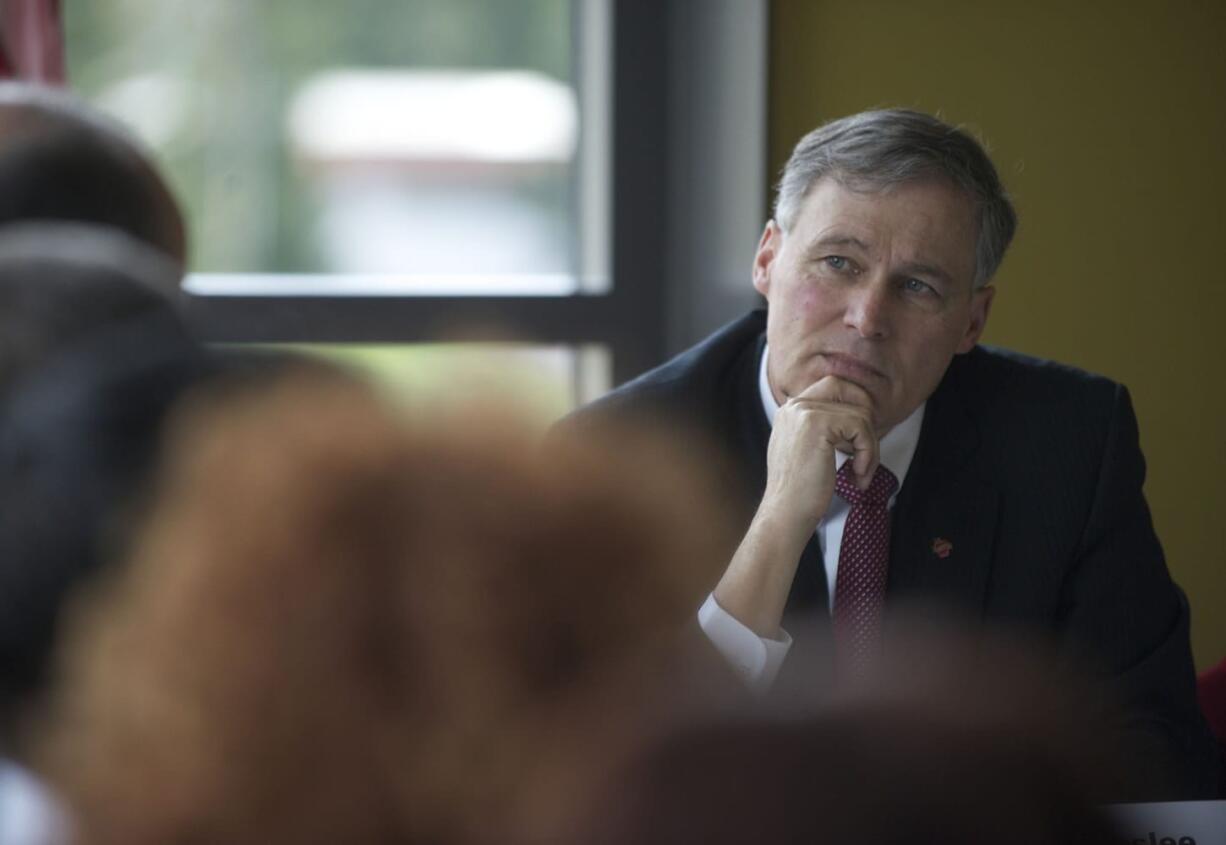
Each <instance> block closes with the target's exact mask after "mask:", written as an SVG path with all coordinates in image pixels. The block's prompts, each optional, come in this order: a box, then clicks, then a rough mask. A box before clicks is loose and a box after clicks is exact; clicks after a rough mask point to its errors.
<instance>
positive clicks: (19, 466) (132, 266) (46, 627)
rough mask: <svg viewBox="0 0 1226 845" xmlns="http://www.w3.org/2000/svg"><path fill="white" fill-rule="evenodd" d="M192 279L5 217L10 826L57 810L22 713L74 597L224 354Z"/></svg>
mask: <svg viewBox="0 0 1226 845" xmlns="http://www.w3.org/2000/svg"><path fill="white" fill-rule="evenodd" d="M178 278H179V270H178V268H177V266H176V265H175V264H174V263H173V262H171V261H169V260H168V259H167V258H166V257H165V256H163V255H161V254H160V253H158V252H156V251H155V250H152V249H150V248H148V247H146V246H144V245H142V244H141V243H139V242H137V241H135V240H133V239H131V238H129V237H127V236H125V235H123V234H122V233H120V232H118V231H115V230H111V229H104V228H99V227H90V226H85V225H81V224H66V223H58V224H57V223H50V224H32V223H27V224H22V225H14V226H9V227H3V228H0V817H2V820H0V835H3V837H4V838H3V839H2V840H0V841H4V842H8V841H15V842H36V841H40V840H39V839H38V836H39V833H38V832H37V831H40V830H46V829H47V828H48V826H49V825H53V824H54V811H53V809H52V808H51V807H50V805H49V804H48V802H47V800H46V796H45V795H43V794H42V793H41V791H40V789H39V786H38V784H37V782H36V781H34V780H33V779H31V778H30V777H29V775H28V773H27V772H25V771H24V770H23V769H22V768H21V767H20V765H19V762H18V761H20V760H21V759H22V758H23V757H24V749H23V748H22V746H21V742H20V734H21V723H22V721H23V719H24V717H26V716H28V715H29V714H30V713H32V712H34V711H36V710H37V709H38V705H39V701H40V698H41V696H42V694H43V692H44V690H45V687H46V685H47V683H48V673H47V665H48V662H49V658H50V654H51V652H52V650H53V645H54V642H55V639H56V631H57V627H58V621H59V617H60V612H61V610H62V607H63V606H64V605H65V603H66V602H67V601H68V600H69V598H70V597H71V595H72V594H73V593H74V591H75V590H76V589H77V588H78V587H79V586H80V584H81V583H82V582H84V581H86V580H88V579H89V578H90V577H92V576H93V575H94V574H95V573H96V572H97V571H99V570H102V569H103V568H105V567H106V566H107V565H108V564H109V563H110V562H111V561H112V560H113V559H115V558H116V557H117V556H118V550H119V549H120V548H121V547H122V545H123V540H124V538H125V536H126V534H127V532H128V530H129V527H128V526H129V522H130V520H131V518H132V515H133V513H134V512H135V511H136V510H137V508H138V504H139V502H140V500H141V498H142V494H143V492H144V484H145V481H146V479H147V477H148V475H149V472H150V469H151V467H152V465H153V463H154V461H155V455H156V453H157V443H158V436H157V433H158V428H159V426H160V423H161V420H162V419H163V417H164V415H165V414H166V412H167V410H168V409H169V407H170V406H171V405H172V404H173V402H174V401H175V400H176V398H177V397H178V396H179V395H180V393H182V392H183V391H184V390H185V389H186V388H187V387H188V386H190V385H191V384H193V383H194V382H195V381H196V380H198V379H199V378H201V377H202V376H203V375H204V374H205V373H206V372H208V370H209V369H210V367H211V365H210V364H209V362H208V361H207V359H206V357H205V355H204V353H203V351H202V349H201V347H200V346H199V344H197V342H196V341H195V340H194V339H193V338H192V336H191V334H190V333H189V332H188V331H187V329H186V328H185V327H184V325H183V324H182V322H181V321H180V320H179V317H178V315H177V314H176V312H175V310H174V308H173V306H172V304H171V302H170V301H169V300H168V299H167V297H166V296H165V294H164V291H167V290H173V289H175V288H177V284H178Z"/></svg>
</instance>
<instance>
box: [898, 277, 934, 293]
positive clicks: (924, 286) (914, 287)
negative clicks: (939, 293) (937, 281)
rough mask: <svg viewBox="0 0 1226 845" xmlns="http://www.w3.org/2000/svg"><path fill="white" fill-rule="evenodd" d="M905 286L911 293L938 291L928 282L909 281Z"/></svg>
mask: <svg viewBox="0 0 1226 845" xmlns="http://www.w3.org/2000/svg"><path fill="white" fill-rule="evenodd" d="M903 286H904V287H905V288H906V289H907V291H908V292H909V293H936V289H935V288H934V287H933V286H932V285H930V284H928V283H927V282H921V281H920V280H919V279H907V281H906V282H904V283H903Z"/></svg>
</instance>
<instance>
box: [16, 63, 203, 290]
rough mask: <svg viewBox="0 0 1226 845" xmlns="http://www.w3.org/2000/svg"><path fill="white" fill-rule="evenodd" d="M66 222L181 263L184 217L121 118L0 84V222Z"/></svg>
mask: <svg viewBox="0 0 1226 845" xmlns="http://www.w3.org/2000/svg"><path fill="white" fill-rule="evenodd" d="M28 220H44V221H46V220H65V221H77V222H82V223H92V224H94V225H98V226H106V227H111V228H115V229H118V230H120V231H122V232H124V233H126V234H128V235H130V236H131V237H133V238H136V239H137V240H140V241H142V242H144V243H146V244H148V245H149V246H152V247H153V248H155V249H157V250H159V251H160V252H162V253H164V254H165V255H166V256H168V257H169V258H170V259H171V260H172V261H173V262H174V263H175V264H177V265H178V266H179V267H180V268H182V267H183V266H185V264H186V262H187V237H186V234H185V231H184V225H183V217H182V215H181V213H180V211H179V207H178V204H177V203H176V202H175V199H174V197H173V196H172V194H171V192H170V189H169V188H168V187H167V186H166V183H165V182H164V181H163V180H162V177H161V176H160V175H158V172H157V169H156V168H155V167H154V166H153V164H152V163H151V161H150V159H149V156H148V154H147V153H146V152H145V151H144V149H143V147H142V146H141V145H140V144H139V143H138V142H137V141H136V139H135V138H133V137H132V136H131V134H130V133H129V132H128V131H127V130H126V129H124V127H122V126H121V125H120V124H119V123H117V122H116V121H114V120H112V119H110V118H109V117H107V116H105V115H103V114H102V113H100V112H98V111H97V110H95V109H93V108H91V107H90V106H88V105H87V104H85V103H84V102H82V101H81V100H78V99H77V98H75V97H73V96H72V95H70V94H68V93H67V92H65V91H62V90H60V89H57V88H52V87H49V86H45V85H38V84H33V83H28V82H13V81H5V82H0V225H4V224H7V223H12V222H18V221H28Z"/></svg>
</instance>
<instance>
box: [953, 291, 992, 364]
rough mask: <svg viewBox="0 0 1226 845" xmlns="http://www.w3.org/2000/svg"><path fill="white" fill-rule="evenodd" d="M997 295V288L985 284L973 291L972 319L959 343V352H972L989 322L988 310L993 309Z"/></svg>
mask: <svg viewBox="0 0 1226 845" xmlns="http://www.w3.org/2000/svg"><path fill="white" fill-rule="evenodd" d="M994 296H996V288H994V287H992V286H991V285H984V286H983V287H981V288H980V289H979V290H976V291H971V319H970V322H969V323H967V326H966V334H965V335H964V336H963V338H962V340H961V341H960V342H959V343H958V354H959V355H961V354H963V353H964V352H970V351H971V350H972V349H974V348H975V344H976V343H978V342H979V337H980V335H982V334H983V330H984V328H985V327H986V326H987V324H988V312H989V311H991V310H992V297H994Z"/></svg>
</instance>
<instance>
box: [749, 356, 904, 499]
mask: <svg viewBox="0 0 1226 845" xmlns="http://www.w3.org/2000/svg"><path fill="white" fill-rule="evenodd" d="M769 354H770V346H769V345H763V347H762V362H761V365H760V366H759V368H758V392H759V394H761V397H762V410H763V411H765V412H766V421H767V422H768V423H770V425H771V427H772V428H773V427H774V425H775V414H777V413H778V412H779V403H778V402H776V401H775V395H774V394H773V393H771V388H770V382H769V381H767V378H766V359H767V357H768V356H769ZM927 405H928V403H927V402H926V401H925V402H921V403H920V406H919V407H918V408H916V409H915V410H914V411H912V412H911V415H910V416H909V417H907V418H906V419H905V420H903V421H902V422H900V423H899V424H898V425H896V426H894V427H893V428H891V429H890V430H889V431H887V432H886V433H885V437H882V438H881V442H880V444H879V446H880V448H881V463H882V464H883V465H884V466H885V468H886V469H888V470H889V471H890V472H892V473H894V477H895V478H897V479H898V487H899V489H901V488H902V483H903V481H904V480H905V479H906V477H907V470H908V469H910V468H911V459H912V458H914V457H915V447H916V446H918V445H919V436H920V428H921V427H922V426H923V423H924V408H925V407H927ZM834 457H835V467H836V468H837V467H841V466H843V462H844V461H845V460H847V458H848V456H847V455H846V454H844V453H843V452H836V453H835V456H834Z"/></svg>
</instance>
